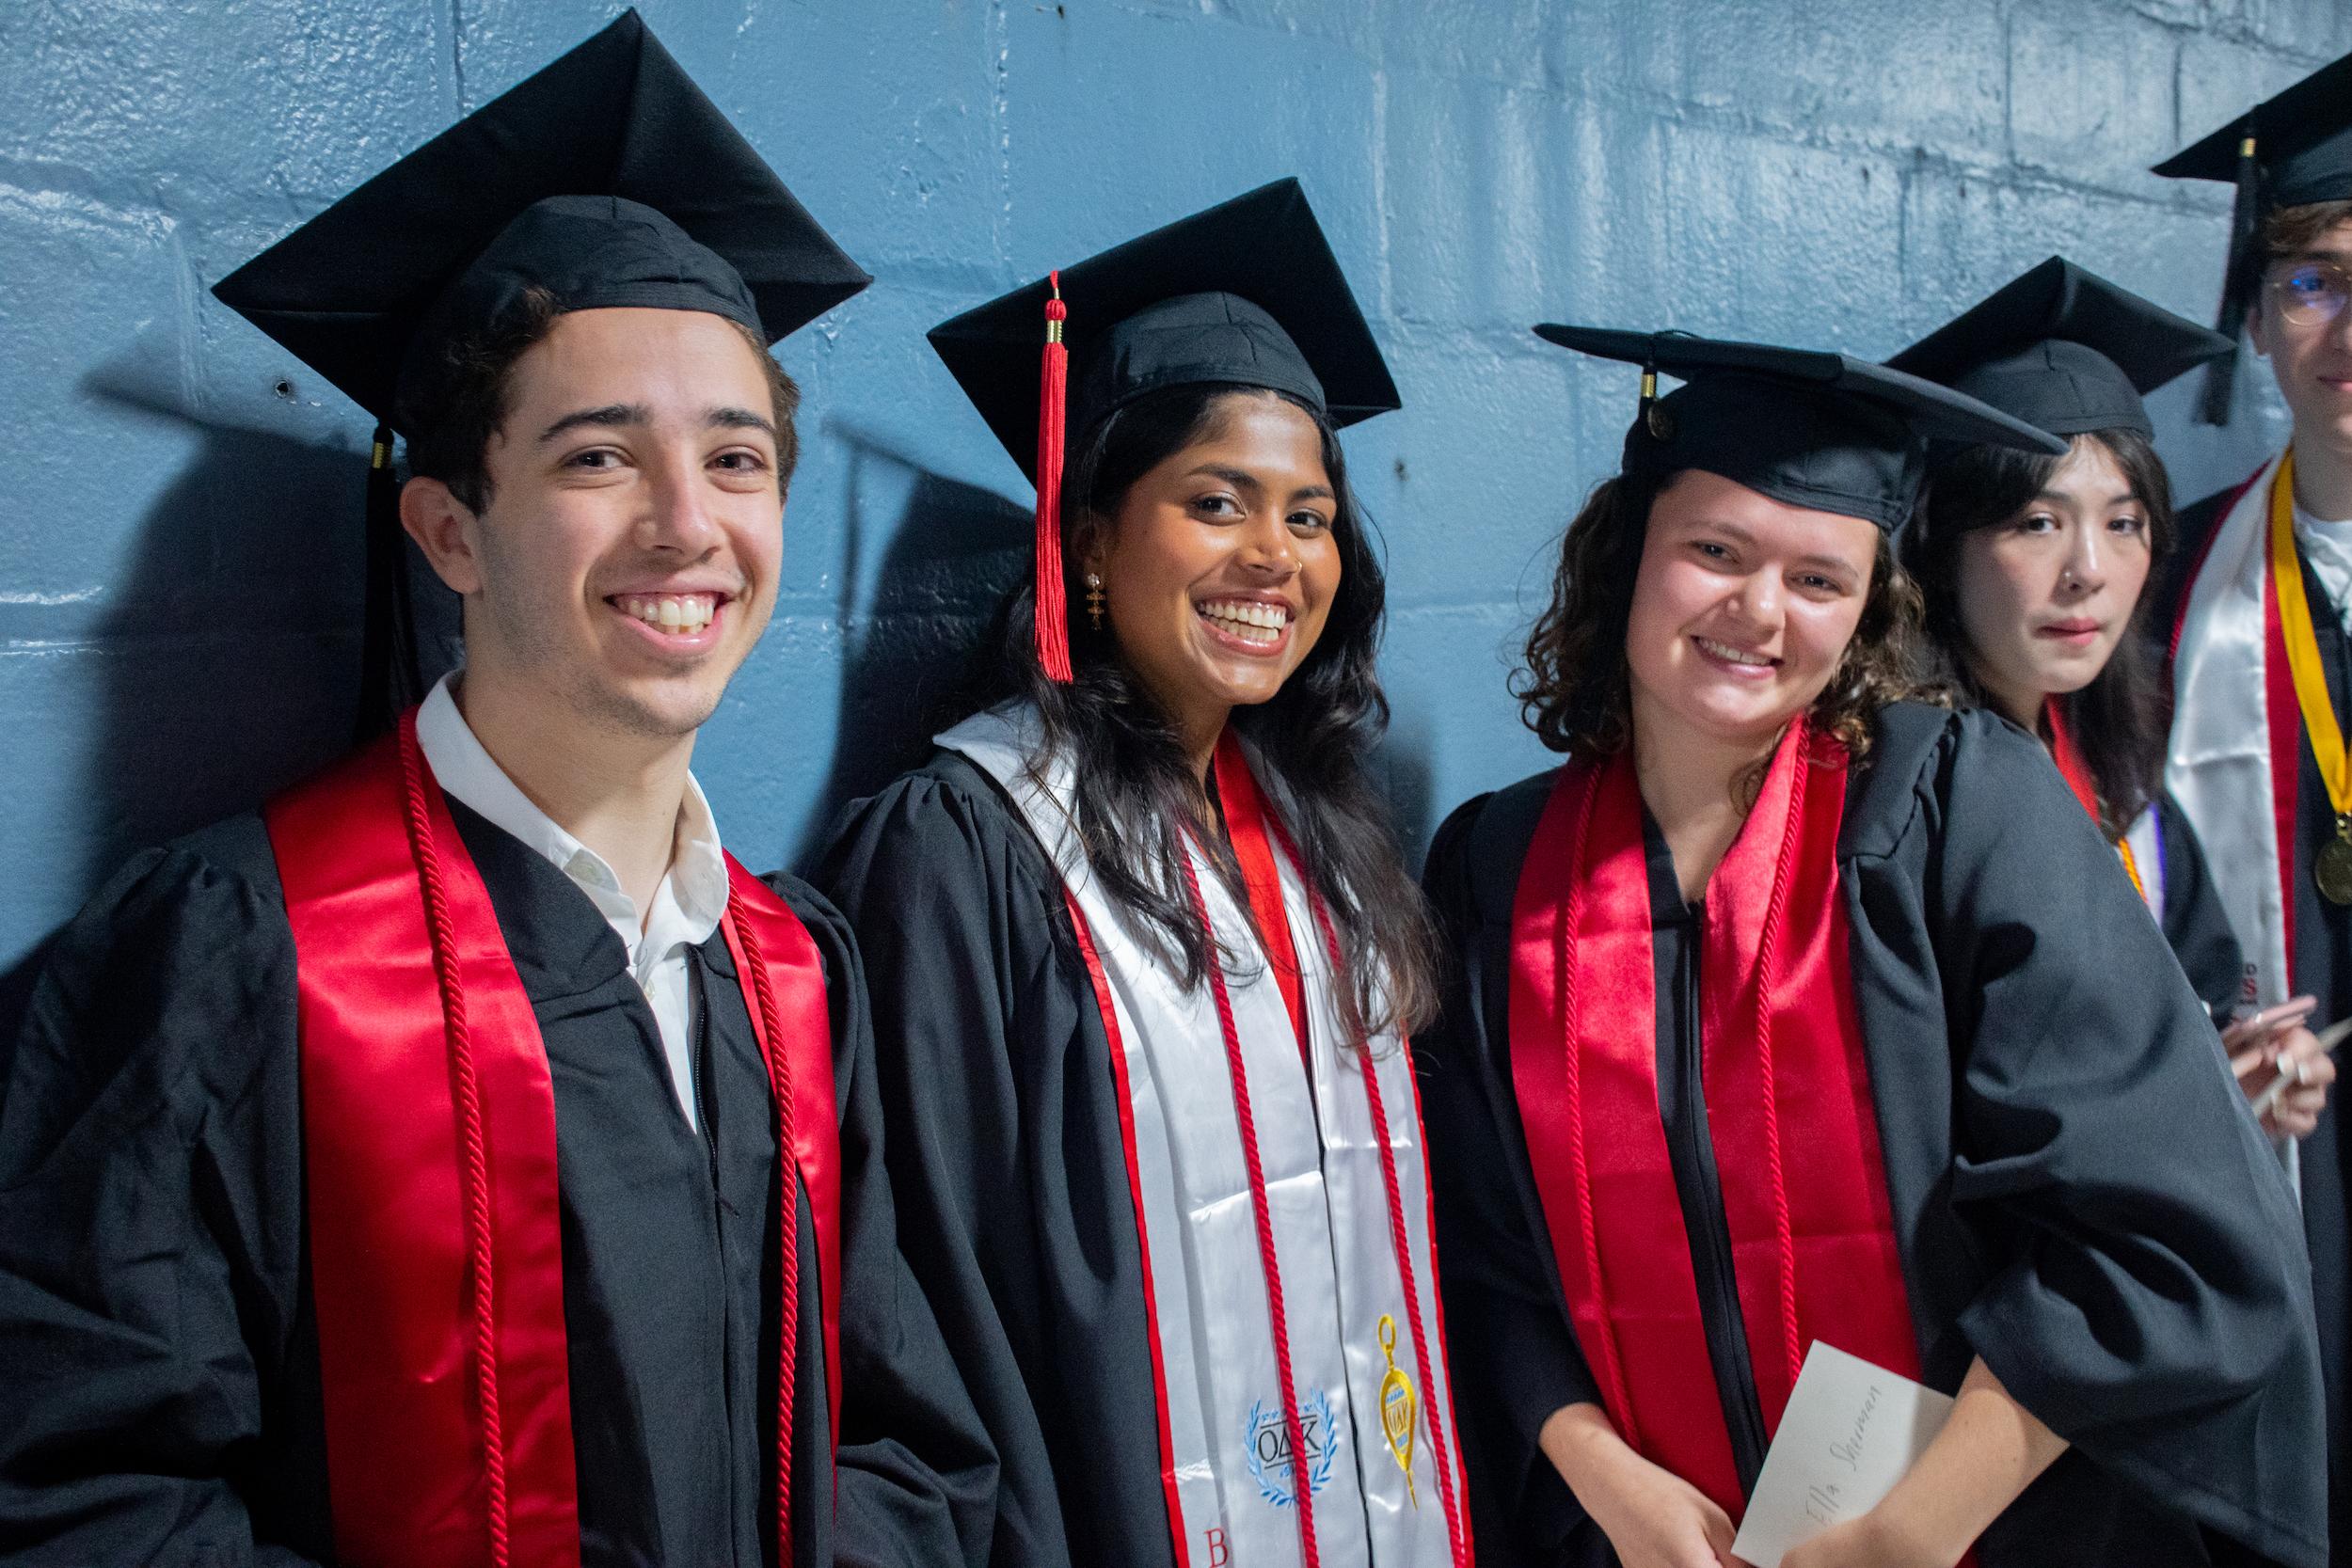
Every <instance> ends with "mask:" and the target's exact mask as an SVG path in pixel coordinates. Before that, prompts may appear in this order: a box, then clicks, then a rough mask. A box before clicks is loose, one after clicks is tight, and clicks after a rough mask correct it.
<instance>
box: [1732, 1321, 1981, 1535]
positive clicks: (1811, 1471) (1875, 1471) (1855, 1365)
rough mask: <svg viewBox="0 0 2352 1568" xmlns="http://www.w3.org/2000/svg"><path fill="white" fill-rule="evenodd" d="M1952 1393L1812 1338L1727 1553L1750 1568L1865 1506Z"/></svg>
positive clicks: (1873, 1502) (1906, 1464)
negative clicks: (1736, 1536)
mask: <svg viewBox="0 0 2352 1568" xmlns="http://www.w3.org/2000/svg"><path fill="white" fill-rule="evenodd" d="M1951 1413H1952V1401H1951V1397H1950V1396H1949V1395H1947V1394H1939V1393H1937V1392H1936V1391H1935V1390H1934V1389H1932V1388H1929V1387H1926V1386H1923V1385H1921V1384H1917V1383H1914V1382H1913V1381H1912V1380H1911V1379H1909V1378H1907V1377H1904V1376H1903V1375H1902V1374H1901V1373H1899V1372H1890V1371H1888V1370H1886V1369H1885V1368H1883V1367H1876V1366H1872V1365H1871V1364H1870V1363H1869V1362H1867V1361H1865V1360H1863V1359H1862V1358H1861V1357H1860V1356H1857V1355H1848V1354H1846V1353H1845V1352H1844V1351H1842V1350H1836V1349H1834V1348H1832V1347H1831V1346H1828V1345H1825V1344H1822V1343H1821V1342H1820V1340H1818V1339H1816V1340H1815V1341H1814V1342H1813V1348H1812V1349H1811V1350H1810V1351H1808V1352H1807V1353H1806V1354H1805V1358H1804V1370H1802V1371H1800V1372H1799V1373H1798V1374H1797V1386H1796V1388H1795V1390H1794V1391H1793V1392H1791V1393H1790V1394H1789V1396H1788V1410H1787V1411H1786V1412H1785V1413H1784V1414H1783V1415H1782V1416H1781V1418H1780V1430H1779V1431H1778V1432H1777V1433H1773V1435H1772V1451H1771V1452H1769V1453H1767V1454H1766V1455H1765V1456H1764V1470H1763V1473H1762V1474H1761V1475H1759V1476H1757V1477H1756V1496H1755V1497H1751V1498H1750V1499H1749V1500H1748V1513H1747V1517H1746V1518H1744V1519H1742V1520H1741V1521H1740V1536H1739V1539H1738V1540H1736V1541H1734V1542H1733V1543H1732V1544H1731V1552H1732V1555H1733V1556H1734V1557H1737V1558H1738V1559H1739V1560H1740V1561H1742V1562H1748V1563H1753V1564H1755V1565H1756V1568H1780V1560H1781V1556H1782V1554H1784V1553H1786V1552H1787V1551H1788V1549H1789V1548H1790V1547H1792V1546H1795V1545H1796V1544H1799V1543H1800V1542H1803V1541H1806V1540H1809V1539H1811V1538H1812V1537H1813V1536H1815V1535H1818V1534H1819V1533H1820V1532H1821V1531H1822V1530H1825V1529H1827V1528H1829V1527H1830V1526H1832V1525H1835V1524H1838V1523H1840V1522H1842V1521H1844V1520H1847V1519H1851V1518H1853V1517H1855V1516H1856V1515H1857V1514H1862V1513H1868V1512H1869V1511H1870V1510H1871V1509H1873V1508H1875V1507H1877V1506H1878V1502H1879V1499H1880V1498H1881V1497H1885V1496H1886V1494H1887V1493H1889V1492H1891V1491H1893V1490H1894V1489H1895V1483H1896V1482H1897V1481H1900V1480H1902V1479H1903V1473H1904V1472H1905V1471H1907V1470H1909V1469H1910V1468H1911V1466H1912V1465H1913V1463H1914V1462H1915V1461H1916V1460H1917V1459H1918V1457H1919V1455H1920V1453H1921V1452H1922V1451H1923V1450H1925V1449H1926V1448H1927V1446H1928V1444H1929V1443H1931V1442H1932V1441H1933V1440H1934V1438H1935V1434H1936V1433H1939V1432H1941V1431H1943V1430H1944V1419H1945V1418H1946V1417H1947V1416H1949V1415H1950V1414H1951Z"/></svg>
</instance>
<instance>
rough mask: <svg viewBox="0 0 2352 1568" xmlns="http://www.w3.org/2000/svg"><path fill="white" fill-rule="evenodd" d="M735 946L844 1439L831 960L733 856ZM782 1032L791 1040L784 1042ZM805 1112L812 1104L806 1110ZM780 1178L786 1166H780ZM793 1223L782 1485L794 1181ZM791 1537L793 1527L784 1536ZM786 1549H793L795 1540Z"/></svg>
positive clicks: (790, 1340) (786, 1412)
mask: <svg viewBox="0 0 2352 1568" xmlns="http://www.w3.org/2000/svg"><path fill="white" fill-rule="evenodd" d="M721 929H722V930H723V931H724V932H725V933H726V939H727V950H728V951H729V952H731V953H733V954H734V955H735V963H736V967H737V968H738V969H739V970H741V971H742V972H743V976H744V979H743V1003H744V1006H747V1007H749V1008H750V1009H751V1014H752V1029H753V1031H754V1033H755V1034H756V1035H757V1036H758V1037H759V1049H760V1053H761V1054H762V1055H764V1056H765V1057H766V1058H767V1060H768V1077H769V1082H770V1085H771V1088H772V1089H773V1091H774V1095H775V1102H776V1107H777V1116H778V1117H779V1126H778V1129H777V1132H778V1134H779V1136H778V1139H777V1142H778V1145H779V1147H782V1148H790V1149H791V1151H792V1164H793V1165H794V1166H795V1167H796V1168H797V1169H798V1170H799V1172H800V1177H801V1189H802V1191H803V1192H804V1193H806V1194H807V1195H808V1212H809V1216H810V1218H811V1219H812V1220H814V1221H815V1223H816V1226H817V1273H818V1302H819V1306H820V1312H819V1316H820V1320H821V1322H822V1323H823V1327H824V1335H825V1390H826V1396H827V1406H828V1410H829V1415H830V1425H831V1430H832V1433H833V1440H834V1443H836V1444H838V1443H839V1442H840V1441H841V1121H840V1117H838V1116H837V1115H836V1114H835V1105H836V1101H835V1100H834V1078H833V1015H832V1013H831V1012H830V1011H829V1010H828V1008H827V1005H826V1001H825V965H824V960H823V959H822V958H819V957H818V952H817V943H816V942H815V941H814V940H813V939H812V938H811V937H810V936H809V934H808V927H805V926H803V925H802V924H801V921H800V917H799V916H798V915H796V914H794V913H793V912H792V911H791V910H790V909H789V908H788V907H787V905H786V904H785V902H784V900H783V899H781V898H779V897H777V896H776V895H774V894H773V893H771V892H770V891H769V890H768V884H767V883H765V882H763V881H761V880H760V879H758V878H757V877H755V876H753V875H752V874H751V873H750V872H748V871H746V870H744V869H743V866H742V863H740V862H739V861H738V860H737V859H736V858H735V857H734V856H733V855H729V856H728V857H727V913H726V919H725V921H724V922H723V925H722V927H721ZM779 1037H781V1039H782V1041H783V1049H782V1050H778V1049H777V1040H778V1038H779ZM803 1113H805V1114H803ZM778 1174H779V1179H781V1176H782V1167H781V1166H779V1168H778ZM780 1201H781V1209H782V1214H783V1225H784V1227H785V1230H784V1238H783V1246H782V1249H781V1256H782V1257H783V1259H786V1261H785V1263H784V1270H785V1277H784V1347H785V1350H784V1367H785V1372H784V1376H783V1380H782V1381H783V1389H782V1394H781V1398H782V1401H783V1403H782V1409H781V1411H780V1412H779V1414H781V1415H783V1416H784V1417H786V1419H785V1420H784V1421H783V1422H782V1423H781V1429H780V1431H779V1433H778V1434H777V1441H778V1443H779V1444H780V1445H782V1449H781V1452H780V1454H779V1458H780V1460H781V1462H782V1467H781V1468H780V1469H779V1471H778V1472H777V1473H778V1474H779V1475H780V1476H782V1477H783V1483H782V1484H783V1486H784V1488H785V1489H786V1490H787V1491H788V1490H789V1489H790V1486H791V1481H792V1465H791V1448H790V1445H791V1441H792V1423H791V1421H790V1419H789V1416H790V1413H791V1408H792V1406H791V1397H792V1375H791V1370H790V1369H791V1366H792V1360H793V1345H794V1343H795V1339H794V1333H795V1328H796V1323H795V1319H796V1317H797V1313H798V1285H797V1282H796V1280H795V1278H794V1275H795V1273H796V1272H797V1269H798V1266H799V1253H798V1251H797V1250H796V1248H795V1246H794V1244H793V1243H794V1240H795V1237H794V1230H795V1229H796V1227H798V1225H799V1212H798V1209H797V1206H796V1205H795V1204H794V1203H793V1202H792V1194H791V1191H790V1189H789V1187H788V1186H787V1187H785V1188H784V1189H783V1191H782V1192H781V1194H780ZM785 1539H786V1540H787V1542H788V1541H789V1540H790V1537H788V1536H787V1537H786V1538H785ZM786 1555H787V1557H788V1556H789V1555H790V1553H789V1550H788V1548H787V1553H786Z"/></svg>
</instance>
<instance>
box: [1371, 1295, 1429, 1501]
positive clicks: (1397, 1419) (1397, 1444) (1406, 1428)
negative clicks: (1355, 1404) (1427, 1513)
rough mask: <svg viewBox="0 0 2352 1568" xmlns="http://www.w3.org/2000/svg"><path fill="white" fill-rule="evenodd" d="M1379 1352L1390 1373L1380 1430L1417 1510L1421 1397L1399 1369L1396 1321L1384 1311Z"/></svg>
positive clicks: (1383, 1390) (1383, 1382)
mask: <svg viewBox="0 0 2352 1568" xmlns="http://www.w3.org/2000/svg"><path fill="white" fill-rule="evenodd" d="M1380 1353H1381V1354H1383V1355H1385V1356H1387V1357H1388V1358H1389V1370H1388V1373H1387V1375H1385V1376H1383V1377H1382V1378H1381V1379H1380V1431H1381V1432H1382V1433H1383V1434H1385V1435H1386V1436H1387V1438H1388V1440H1389V1452H1390V1454H1391V1456H1392V1457H1394V1459H1395V1460H1396V1467H1397V1468H1398V1469H1400V1470H1402V1471H1404V1472H1405V1495H1406V1497H1409V1498H1410V1499H1412V1504H1413V1507H1414V1508H1416V1509H1418V1508H1420V1507H1421V1494H1420V1493H1419V1492H1418V1491H1416V1490H1415V1489H1414V1486H1413V1437H1414V1434H1415V1433H1416V1432H1417V1431H1418V1430H1419V1428H1420V1425H1421V1399H1420V1397H1419V1396H1418V1395H1416V1394H1415V1393H1414V1392H1413V1380H1412V1379H1411V1378H1409V1377H1406V1375H1405V1374H1404V1373H1403V1372H1402V1371H1400V1370H1398V1369H1397V1365H1396V1320H1395V1319H1394V1318H1392V1317H1391V1316H1389V1315H1388V1314H1387V1313H1385V1312H1384V1313H1382V1314H1381V1315H1380Z"/></svg>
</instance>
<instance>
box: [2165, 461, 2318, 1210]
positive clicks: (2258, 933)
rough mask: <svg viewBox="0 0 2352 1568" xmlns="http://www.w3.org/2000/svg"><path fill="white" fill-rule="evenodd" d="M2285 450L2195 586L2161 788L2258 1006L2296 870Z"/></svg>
mask: <svg viewBox="0 0 2352 1568" xmlns="http://www.w3.org/2000/svg"><path fill="white" fill-rule="evenodd" d="M2284 455H2285V454H2284V453H2283V452H2282V453H2280V454H2279V455H2277V456H2273V457H2272V458H2271V459H2270V461H2269V462H2267V463H2265V464H2264V465H2263V467H2262V469H2261V471H2260V472H2258V473H2257V474H2255V476H2254V478H2253V480H2252V482H2251V483H2249V484H2248V485H2247V486H2246V488H2245V490H2244V491H2242V492H2241V493H2240V494H2239V496H2238V498H2237V500H2236V502H2235V504H2233V506H2232V507H2231V508H2230V513H2229V515H2228V516H2226V517H2224V518H2222V519H2221V522H2220V524H2219V526H2218V527H2217V529H2216V530H2215V532H2214V539H2213V544H2212V546H2211V547H2210V548H2208V549H2207V550H2206V552H2205V561H2204V564H2203V566H2202V567H2201V568H2200V570H2199V571H2198V574H2197V579H2196V580H2195V581H2194V582H2192V583H2190V584H2189V590H2188V603H2187V606H2186V608H2185V610H2184V611H2183V614H2182V619H2181V636H2180V644H2179V646H2178V647H2177V648H2176V649H2175V650H2174V652H2173V656H2172V736H2171V742H2170V745H2169V749H2168V751H2167V752H2166V754H2165V765H2164V782H2165V787H2166V788H2167V789H2169V790H2170V791H2171V793H2172V798H2173V799H2174V800H2177V801H2178V802H2180V807H2181V810H2182V811H2183V812H2184V813H2185V814H2186V815H2187V817H2188V823H2189V826H2190V827H2192V828H2194V829H2196V830H2197V837H2198V839H2199V841H2200V842H2201V844H2202V845H2203V846H2204V849H2205V863H2206V866H2207V867H2208V868H2209V869H2210V871H2211V872H2212V874H2213V880H2214V886H2215V888H2216V890H2217V892H2218V893H2219V894H2220V895H2221V907H2222V909H2223V910H2224V911H2226V912H2227V913H2228V914H2229V917H2230V927H2231V929H2232V930H2233V931H2235V932H2236V933H2237V939H2238V942H2239V943H2240V944H2241V945H2242V946H2243V947H2244V949H2245V952H2246V961H2247V966H2248V969H2249V972H2250V973H2249V980H2250V982H2251V983H2252V986H2253V995H2252V996H2251V997H2250V998H2244V999H2243V1000H2244V1001H2245V1002H2247V1003H2249V1004H2250V1006H2252V1007H2257V1008H2259V1007H2267V1006H2273V1005H2274V1004H2277V1003H2280V1002H2283V1001H2285V1000H2286V999H2287V996H2288V990H2287V917H2286V904H2285V895H2284V892H2283V889H2284V887H2285V881H2284V879H2282V878H2281V876H2280V856H2281V855H2285V856H2287V857H2288V868H2289V869H2288V873H2287V874H2288V875H2289V876H2292V875H2293V857H2294V854H2295V846H2294V845H2292V844H2285V845H2281V844H2280V842H2279V823H2278V816H2277V811H2276V807H2275V801H2274V797H2273V795H2272V793H2271V791H2272V783H2271V768H2270V708H2269V689H2268V685H2267V683H2266V681H2265V675H2264V654H2265V641H2266V639H2265V634H2264V628H2263V595H2264V593H2265V579H2266V578H2268V577H2269V575H2270V552H2269V550H2268V548H2267V545H2266V541H2267V540H2268V538H2269V534H2270V487H2271V483H2272V482H2273V481H2274V480H2276V479H2277V477H2278V473H2279V461H2280V457H2282V456H2284ZM2296 722H2297V723H2298V724H2300V722H2301V716H2300V715H2299V714H2298V715H2297V716H2296ZM2298 767H2299V761H2298ZM2280 1160H2281V1162H2282V1163H2283V1164H2285V1165H2286V1169H2287V1175H2288V1177H2289V1178H2290V1180H2295V1181H2296V1186H2297V1188H2298V1189H2299V1188H2300V1186H2301V1181H2300V1170H2299V1165H2298V1162H2297V1158H2296V1144H2295V1142H2294V1140H2293V1139H2284V1140H2281V1141H2280Z"/></svg>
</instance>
